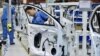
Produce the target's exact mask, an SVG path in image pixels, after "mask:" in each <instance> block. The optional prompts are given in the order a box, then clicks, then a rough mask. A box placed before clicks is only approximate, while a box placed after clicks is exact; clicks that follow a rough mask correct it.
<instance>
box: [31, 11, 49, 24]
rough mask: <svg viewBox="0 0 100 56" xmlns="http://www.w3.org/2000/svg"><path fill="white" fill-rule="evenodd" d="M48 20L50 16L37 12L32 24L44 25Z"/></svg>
mask: <svg viewBox="0 0 100 56" xmlns="http://www.w3.org/2000/svg"><path fill="white" fill-rule="evenodd" d="M47 20H48V15H46V14H45V13H44V12H42V11H38V12H36V14H35V16H34V18H33V20H32V24H44V22H46V21H47Z"/></svg>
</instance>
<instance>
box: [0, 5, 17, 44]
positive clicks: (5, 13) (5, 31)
mask: <svg viewBox="0 0 100 56" xmlns="http://www.w3.org/2000/svg"><path fill="white" fill-rule="evenodd" d="M8 7H9V6H8V4H5V5H4V7H3V14H2V18H1V21H2V29H3V33H2V34H3V40H6V39H7V35H9V39H10V43H13V39H14V27H13V15H14V14H15V8H14V7H11V24H12V30H11V31H10V32H9V31H8V29H7V21H8V19H9V18H8V9H9V8H8Z"/></svg>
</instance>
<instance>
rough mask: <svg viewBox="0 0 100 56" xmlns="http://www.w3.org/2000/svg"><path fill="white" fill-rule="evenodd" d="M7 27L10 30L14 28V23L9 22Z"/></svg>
mask: <svg viewBox="0 0 100 56" xmlns="http://www.w3.org/2000/svg"><path fill="white" fill-rule="evenodd" d="M7 29H8V31H9V32H10V31H11V30H12V24H11V23H9V24H7Z"/></svg>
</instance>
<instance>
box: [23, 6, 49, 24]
mask: <svg viewBox="0 0 100 56" xmlns="http://www.w3.org/2000/svg"><path fill="white" fill-rule="evenodd" d="M25 12H26V13H27V14H29V15H30V16H32V17H33V19H32V24H44V23H45V22H46V21H47V20H48V18H49V17H48V15H46V14H45V13H44V12H42V11H39V10H38V11H37V10H36V9H35V8H33V7H30V6H27V8H26V9H25Z"/></svg>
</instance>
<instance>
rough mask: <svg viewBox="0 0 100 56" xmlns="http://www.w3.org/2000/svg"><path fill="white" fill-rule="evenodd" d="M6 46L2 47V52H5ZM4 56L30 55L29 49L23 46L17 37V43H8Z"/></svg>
mask: <svg viewBox="0 0 100 56" xmlns="http://www.w3.org/2000/svg"><path fill="white" fill-rule="evenodd" d="M4 47H5V46H3V48H2V54H4ZM2 56H29V55H28V53H27V51H26V50H25V49H24V48H23V46H22V45H21V43H20V42H19V40H18V39H15V45H8V48H7V50H6V52H5V55H2Z"/></svg>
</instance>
